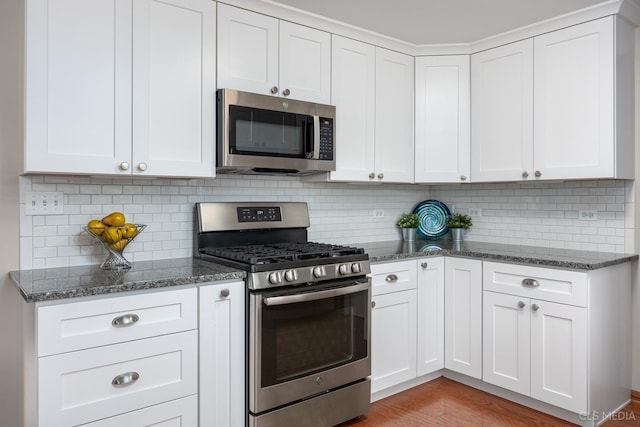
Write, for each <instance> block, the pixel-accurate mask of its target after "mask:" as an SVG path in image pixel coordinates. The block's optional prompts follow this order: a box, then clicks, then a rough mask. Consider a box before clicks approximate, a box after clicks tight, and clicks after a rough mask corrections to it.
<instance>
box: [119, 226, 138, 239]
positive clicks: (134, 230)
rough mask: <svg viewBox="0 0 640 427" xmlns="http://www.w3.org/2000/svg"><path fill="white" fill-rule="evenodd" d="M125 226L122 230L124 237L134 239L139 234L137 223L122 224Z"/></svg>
mask: <svg viewBox="0 0 640 427" xmlns="http://www.w3.org/2000/svg"><path fill="white" fill-rule="evenodd" d="M122 227H123V228H122V229H121V230H120V232H121V233H123V235H122V237H123V238H124V237H126V238H127V239H133V238H134V237H136V236H137V235H138V227H136V226H135V224H131V223H130V222H128V223H126V224H125V225H123V226H122Z"/></svg>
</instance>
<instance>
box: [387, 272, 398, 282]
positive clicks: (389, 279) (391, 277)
mask: <svg viewBox="0 0 640 427" xmlns="http://www.w3.org/2000/svg"><path fill="white" fill-rule="evenodd" d="M384 280H386V281H387V282H397V281H398V276H396V275H395V274H390V275H388V276H387V278H386V279H384Z"/></svg>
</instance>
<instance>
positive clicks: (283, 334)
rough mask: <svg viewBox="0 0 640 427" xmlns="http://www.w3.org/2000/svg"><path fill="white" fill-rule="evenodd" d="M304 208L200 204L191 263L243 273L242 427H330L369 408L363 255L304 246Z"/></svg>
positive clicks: (366, 283) (350, 249)
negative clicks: (197, 260)
mask: <svg viewBox="0 0 640 427" xmlns="http://www.w3.org/2000/svg"><path fill="white" fill-rule="evenodd" d="M308 227H309V214H308V209H307V205H306V203H274V202H265V203H198V204H196V228H197V232H196V239H195V242H196V248H195V252H196V256H197V257H199V258H201V259H203V260H209V261H214V262H217V263H220V264H224V265H228V266H231V267H235V268H238V269H241V270H244V271H246V272H247V282H246V283H247V325H248V327H247V335H246V339H247V349H248V351H247V357H246V367H247V375H246V377H247V379H248V381H247V396H246V401H247V424H248V426H250V427H282V426H296V427H323V426H326V427H329V426H334V425H336V424H339V423H341V422H343V421H347V420H349V419H351V418H355V417H358V416H360V415H362V414H364V413H366V412H367V411H368V410H369V406H370V403H369V402H370V392H371V387H370V379H369V376H370V374H371V359H370V351H371V350H370V349H371V347H370V333H371V328H370V325H371V281H370V279H369V278H368V277H367V274H368V273H369V272H370V266H369V257H368V255H367V254H366V253H364V251H363V250H362V249H360V248H355V247H349V246H340V245H332V244H324V243H315V242H309V241H308V240H307V229H308Z"/></svg>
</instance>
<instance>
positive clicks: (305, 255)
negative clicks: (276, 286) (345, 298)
mask: <svg viewBox="0 0 640 427" xmlns="http://www.w3.org/2000/svg"><path fill="white" fill-rule="evenodd" d="M203 252H204V253H206V254H208V255H213V256H217V257H220V258H224V259H228V260H232V261H237V262H241V263H244V264H248V265H265V264H278V263H283V262H291V261H306V260H317V259H327V258H338V257H341V256H348V255H356V254H363V253H364V250H363V249H361V248H356V247H350V246H342V245H332V244H327V243H316V242H300V243H277V244H266V245H245V246H231V247H227V248H219V249H205V250H204V251H203Z"/></svg>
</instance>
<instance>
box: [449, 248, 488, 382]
mask: <svg viewBox="0 0 640 427" xmlns="http://www.w3.org/2000/svg"><path fill="white" fill-rule="evenodd" d="M444 265H445V272H444V277H445V290H444V298H445V308H444V312H445V320H444V324H445V338H444V340H445V362H444V366H445V368H447V369H450V370H452V371H456V372H460V373H462V374H465V375H469V376H471V377H474V378H478V379H480V378H481V377H482V261H479V260H475V259H465V258H452V257H446V258H445V262H444Z"/></svg>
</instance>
